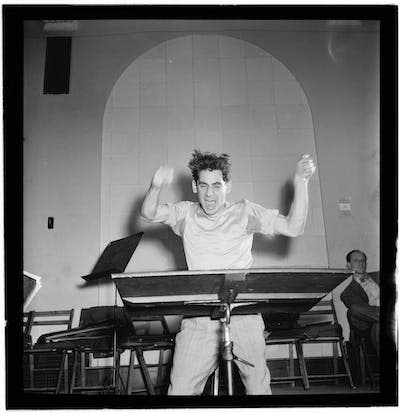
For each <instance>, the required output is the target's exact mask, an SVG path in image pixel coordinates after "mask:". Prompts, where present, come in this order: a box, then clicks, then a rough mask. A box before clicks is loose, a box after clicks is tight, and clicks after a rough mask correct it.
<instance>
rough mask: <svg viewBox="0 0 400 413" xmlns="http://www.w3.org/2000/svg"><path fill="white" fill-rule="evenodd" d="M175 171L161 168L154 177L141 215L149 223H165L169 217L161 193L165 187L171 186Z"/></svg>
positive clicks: (164, 167) (166, 167)
mask: <svg viewBox="0 0 400 413" xmlns="http://www.w3.org/2000/svg"><path fill="white" fill-rule="evenodd" d="M173 175H174V170H173V169H172V168H170V167H168V166H160V167H159V168H158V169H157V171H156V173H155V174H154V176H153V179H152V181H151V184H150V188H149V189H148V190H147V192H146V195H145V196H144V200H143V204H142V210H141V215H142V217H143V218H145V219H147V220H148V221H155V222H157V221H163V220H165V219H166V218H167V216H168V207H167V206H166V205H163V204H160V193H161V189H162V187H163V186H164V185H166V184H170V183H171V182H172V178H173Z"/></svg>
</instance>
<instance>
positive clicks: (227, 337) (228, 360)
mask: <svg viewBox="0 0 400 413" xmlns="http://www.w3.org/2000/svg"><path fill="white" fill-rule="evenodd" d="M223 309H224V312H225V314H224V317H222V318H221V319H220V321H221V323H222V328H223V332H224V347H223V351H222V358H223V360H224V361H225V366H226V379H227V386H228V396H232V395H233V375H232V363H233V360H237V361H240V362H241V363H244V364H247V365H248V366H251V367H254V364H251V363H249V362H248V361H246V360H243V359H241V358H240V357H237V356H236V355H234V354H233V342H232V340H231V333H230V327H229V326H230V321H231V306H230V303H229V302H228V303H224V304H223Z"/></svg>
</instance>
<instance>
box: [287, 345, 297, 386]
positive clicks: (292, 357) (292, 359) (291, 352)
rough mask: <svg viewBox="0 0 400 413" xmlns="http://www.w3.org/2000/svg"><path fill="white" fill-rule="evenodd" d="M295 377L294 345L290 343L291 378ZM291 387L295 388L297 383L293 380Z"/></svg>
mask: <svg viewBox="0 0 400 413" xmlns="http://www.w3.org/2000/svg"><path fill="white" fill-rule="evenodd" d="M293 376H294V356H293V343H289V377H293ZM290 385H291V386H292V387H294V386H295V385H296V382H295V381H294V380H292V381H291V382H290Z"/></svg>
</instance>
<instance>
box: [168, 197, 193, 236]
mask: <svg viewBox="0 0 400 413" xmlns="http://www.w3.org/2000/svg"><path fill="white" fill-rule="evenodd" d="M191 205H192V202H190V201H182V202H178V203H176V204H166V206H167V207H168V211H169V212H168V217H167V219H166V220H165V221H163V223H164V224H167V225H169V226H170V227H171V228H172V230H173V231H174V232H175V234H177V235H182V231H183V223H184V221H185V219H186V217H187V215H188V214H189V211H190V207H191Z"/></svg>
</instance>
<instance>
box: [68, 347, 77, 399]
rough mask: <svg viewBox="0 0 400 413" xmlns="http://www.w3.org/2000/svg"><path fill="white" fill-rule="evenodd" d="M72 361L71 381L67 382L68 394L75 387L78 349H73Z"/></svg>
mask: <svg viewBox="0 0 400 413" xmlns="http://www.w3.org/2000/svg"><path fill="white" fill-rule="evenodd" d="M73 353H74V361H73V364H72V375H71V383H70V384H69V394H72V393H73V391H74V387H75V380H76V370H77V368H78V355H79V354H78V353H79V351H78V350H74V352H73Z"/></svg>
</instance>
